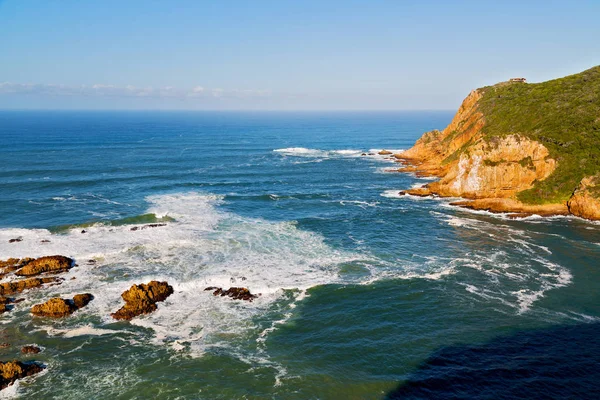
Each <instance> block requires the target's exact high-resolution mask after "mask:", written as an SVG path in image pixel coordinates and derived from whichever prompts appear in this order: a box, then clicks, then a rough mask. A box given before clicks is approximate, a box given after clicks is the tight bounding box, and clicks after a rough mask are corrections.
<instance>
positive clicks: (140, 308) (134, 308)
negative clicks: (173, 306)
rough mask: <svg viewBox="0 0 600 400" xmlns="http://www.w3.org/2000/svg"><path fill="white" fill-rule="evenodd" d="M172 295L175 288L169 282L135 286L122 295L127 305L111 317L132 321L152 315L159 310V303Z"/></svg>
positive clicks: (152, 282)
mask: <svg viewBox="0 0 600 400" xmlns="http://www.w3.org/2000/svg"><path fill="white" fill-rule="evenodd" d="M172 294H173V286H171V285H169V284H168V283H167V282H158V281H151V282H149V283H148V284H144V283H142V284H140V285H133V286H131V288H129V290H126V291H125V292H123V294H122V295H121V297H122V298H123V300H125V305H124V306H123V307H121V308H120V309H119V310H117V311H116V312H114V313H112V314H111V316H112V317H113V318H114V319H117V320H122V319H124V320H130V319H132V318H134V317H137V316H138V315H142V314H148V313H151V312H152V311H154V310H156V309H157V308H158V307H157V305H156V303H157V302H159V301H164V300H165V299H166V298H167V297H169V296H170V295H172Z"/></svg>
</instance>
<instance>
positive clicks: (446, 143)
mask: <svg viewBox="0 0 600 400" xmlns="http://www.w3.org/2000/svg"><path fill="white" fill-rule="evenodd" d="M482 95H483V93H482V91H481V90H474V91H472V92H471V93H470V94H469V96H467V98H466V99H465V100H464V101H463V103H462V105H461V106H460V108H459V110H458V112H457V113H456V115H455V116H454V119H453V120H452V122H451V123H450V125H448V127H446V129H444V130H443V131H431V132H427V133H425V134H424V135H423V136H422V137H421V138H420V139H419V140H417V142H416V143H415V145H414V146H413V147H412V148H410V149H409V150H407V151H405V152H402V153H399V154H395V155H394V157H395V158H396V159H397V161H398V162H400V163H402V164H403V165H404V167H403V168H401V169H399V171H401V172H413V173H416V174H417V175H418V176H436V177H439V178H440V179H439V180H438V181H435V182H431V183H429V184H427V185H424V186H422V187H420V188H413V189H409V190H406V191H402V192H400V194H410V195H415V196H429V195H437V196H442V197H462V198H465V199H469V200H468V201H461V202H455V203H453V204H454V205H458V206H461V207H466V208H472V209H477V210H488V211H492V212H511V213H514V215H517V214H519V215H531V214H539V215H557V214H563V215H565V214H568V213H569V209H571V210H580V209H582V207H581V206H580V203H582V202H578V201H573V202H572V203H573V205H572V206H569V208H567V205H566V204H562V203H560V204H543V205H529V204H524V203H522V202H521V201H519V200H518V199H517V194H518V193H519V192H522V191H524V190H527V189H530V188H532V187H533V186H534V185H535V183H536V182H539V181H542V180H544V179H547V178H548V177H549V176H550V175H551V174H552V173H553V172H554V170H555V169H556V167H557V161H556V160H554V159H553V158H551V157H550V154H549V151H548V149H547V148H546V147H545V146H544V145H543V144H542V143H539V142H536V141H534V140H531V139H529V138H527V137H525V136H522V135H519V134H506V135H504V136H501V137H500V136H493V137H487V136H486V135H485V134H484V133H483V128H484V126H485V123H486V119H485V116H484V114H483V113H482V112H481V111H480V110H479V101H480V100H481V98H482ZM583 196H584V194H583V192H582V200H583ZM583 202H585V203H586V204H589V201H588V199H587V198H585V200H584V201H583ZM584 213H586V215H593V212H591V211H587V212H582V214H584ZM598 215H600V214H598ZM586 218H588V217H586Z"/></svg>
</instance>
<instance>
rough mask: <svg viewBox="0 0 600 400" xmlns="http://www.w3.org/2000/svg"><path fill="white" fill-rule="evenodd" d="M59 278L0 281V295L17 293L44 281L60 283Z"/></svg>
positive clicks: (35, 286)
mask: <svg viewBox="0 0 600 400" xmlns="http://www.w3.org/2000/svg"><path fill="white" fill-rule="evenodd" d="M60 282H61V279H59V278H56V277H48V278H29V279H21V280H18V281H11V282H4V283H0V296H4V295H7V294H13V293H19V292H22V291H23V290H26V289H32V288H37V287H40V286H42V285H44V284H46V283H56V284H57V283H60Z"/></svg>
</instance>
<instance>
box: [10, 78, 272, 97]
mask: <svg viewBox="0 0 600 400" xmlns="http://www.w3.org/2000/svg"><path fill="white" fill-rule="evenodd" d="M2 94H29V95H32V94H35V95H43V96H90V97H127V98H136V97H137V98H170V99H182V100H183V99H188V98H239V99H241V98H254V97H268V96H271V91H270V90H240V89H221V88H215V89H206V88H204V87H203V86H195V87H193V88H190V89H178V88H175V87H173V86H165V87H160V88H154V87H152V86H147V87H137V86H133V85H126V86H116V85H105V84H94V85H91V86H88V85H80V86H70V85H59V84H42V83H12V82H3V83H0V95H2Z"/></svg>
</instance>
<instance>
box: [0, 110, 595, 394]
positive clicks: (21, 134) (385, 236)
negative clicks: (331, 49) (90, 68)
mask: <svg viewBox="0 0 600 400" xmlns="http://www.w3.org/2000/svg"><path fill="white" fill-rule="evenodd" d="M452 116H453V112H446V111H427V112H426V111H423V112H329V113H325V112H322V113H318V112H277V113H275V112H274V113H269V112H258V113H250V112H150V111H145V112H141V111H140V112H103V111H97V112H84V111H78V112H68V111H35V112H34V111H2V112H0V144H1V151H0V187H1V190H0V193H1V196H0V259H6V258H8V257H26V256H28V257H38V256H43V255H53V254H61V255H65V256H69V257H73V258H74V259H75V260H76V262H77V267H75V268H73V269H71V270H70V271H69V272H68V273H66V274H64V277H65V281H64V282H63V283H62V284H61V285H58V286H52V287H48V288H46V289H39V290H35V289H34V290H31V291H29V292H28V293H25V294H24V295H23V296H19V297H23V298H25V301H23V302H21V303H18V304H16V305H15V308H14V309H13V310H12V311H10V312H8V313H5V314H3V315H2V316H0V322H1V331H0V336H1V337H0V341H1V342H7V343H10V344H11V346H10V347H7V348H1V349H0V360H9V359H14V358H18V359H27V360H36V361H39V362H42V363H44V364H45V365H46V366H47V368H46V370H45V371H44V372H43V373H42V374H39V375H36V376H33V377H30V378H27V379H24V380H22V381H19V382H18V383H17V384H16V385H14V386H11V387H9V388H7V389H5V390H3V391H2V392H0V396H2V397H5V398H29V399H33V398H36V399H149V398H156V399H428V398H432V399H457V398H463V399H512V398H530V399H543V398H577V399H579V398H581V399H586V398H599V397H600V383H599V382H600V335H599V333H600V330H599V328H600V301H599V300H600V290H599V289H600V268H599V267H600V265H599V264H600V224H597V223H592V222H589V221H584V220H581V219H577V218H573V217H551V218H540V217H535V216H534V217H528V218H522V219H516V220H515V219H510V218H508V217H507V216H505V215H493V214H490V213H485V212H472V211H467V210H463V209H460V208H457V207H454V206H451V205H450V204H449V203H450V202H451V200H449V199H438V198H415V197H410V196H400V195H399V194H398V191H399V190H401V189H407V188H410V187H413V186H416V185H422V184H424V183H427V182H428V181H427V180H426V179H422V178H417V177H416V176H414V175H411V174H406V173H399V172H396V171H393V170H394V169H397V168H398V166H399V164H396V163H394V162H393V161H392V160H389V159H387V157H385V156H380V155H377V153H378V152H379V150H380V149H388V150H393V151H400V150H402V149H407V148H409V147H410V146H412V144H413V143H414V141H415V140H416V139H417V138H419V137H420V135H421V134H422V133H424V132H425V131H428V130H431V129H435V128H437V129H442V128H444V127H445V126H446V125H447V124H448V123H449V122H450V120H451V118H452ZM363 154H366V155H363ZM150 223H160V224H166V225H164V226H158V227H155V228H151V229H150V228H149V229H137V230H132V229H131V228H132V227H136V226H137V227H141V226H143V225H145V224H150ZM13 238H20V239H22V240H21V241H19V242H13V243H9V240H10V239H13ZM42 241H49V242H42ZM91 260H93V261H91ZM5 279H6V278H5ZM155 279H156V280H165V281H167V282H169V284H171V285H172V286H173V288H174V294H173V295H171V296H170V297H169V298H168V299H167V300H166V301H164V302H161V303H158V310H157V311H155V312H154V313H152V314H148V315H145V316H141V317H137V318H135V319H133V320H132V321H131V322H123V321H121V322H117V321H115V320H113V319H112V318H111V317H110V313H111V312H114V311H116V310H117V309H118V308H119V307H121V305H122V304H123V301H122V299H121V297H120V295H121V293H122V292H123V291H124V290H126V289H128V288H129V287H130V286H131V285H133V284H136V283H146V282H148V281H150V280H155ZM209 286H218V287H223V288H229V287H236V286H242V287H247V288H248V289H249V290H250V291H251V292H252V293H255V294H260V296H259V297H258V298H257V299H256V300H254V301H253V302H245V301H236V300H233V299H230V298H226V297H215V296H213V295H212V293H211V292H210V291H205V290H204V289H205V288H206V287H209ZM86 292H89V293H92V294H93V295H94V300H93V301H92V302H91V303H90V304H89V305H88V306H87V307H85V308H83V309H81V310H79V311H77V312H76V313H74V314H73V315H72V316H70V317H67V318H65V319H59V320H49V319H45V318H39V317H32V316H31V314H30V313H29V309H30V308H31V306H32V305H34V304H37V303H40V302H43V301H46V300H47V299H49V298H50V297H55V296H62V297H72V296H73V295H74V294H77V293H86ZM33 343H35V344H37V345H38V346H40V347H41V348H42V349H43V351H42V352H41V353H39V354H37V355H35V356H27V357H24V356H22V355H21V354H20V347H21V346H22V345H25V344H33Z"/></svg>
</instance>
